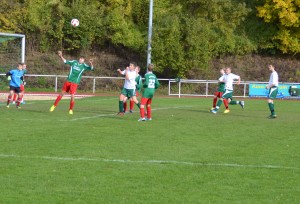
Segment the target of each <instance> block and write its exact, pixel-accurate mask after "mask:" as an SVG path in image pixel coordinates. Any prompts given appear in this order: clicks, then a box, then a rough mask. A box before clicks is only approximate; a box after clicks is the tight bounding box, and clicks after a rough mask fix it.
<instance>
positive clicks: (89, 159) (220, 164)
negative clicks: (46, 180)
mask: <svg viewBox="0 0 300 204" xmlns="http://www.w3.org/2000/svg"><path fill="white" fill-rule="evenodd" d="M0 157H1V158H18V159H45V160H53V161H55V160H57V161H58V160H60V161H85V162H88V161H90V162H106V163H125V164H149V165H151V164H173V165H185V166H208V167H210V166H213V167H237V168H253V169H294V170H298V169H299V168H297V167H286V166H278V165H244V164H227V163H201V162H188V161H166V160H145V161H142V160H138V161H134V160H123V159H96V158H86V157H78V158H73V157H52V156H26V155H24V156H20V155H15V154H0Z"/></svg>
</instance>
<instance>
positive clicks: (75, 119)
mask: <svg viewBox="0 0 300 204" xmlns="http://www.w3.org/2000/svg"><path fill="white" fill-rule="evenodd" d="M191 107H193V106H176V107H165V108H154V109H152V111H157V110H168V109H178V108H191ZM114 115H117V114H116V113H110V114H99V115H95V116H90V117H82V118H74V119H71V120H59V121H64V122H66V121H68V122H69V121H77V120H89V119H94V118H101V117H107V116H114Z"/></svg>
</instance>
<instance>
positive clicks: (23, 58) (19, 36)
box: [0, 32, 26, 63]
mask: <svg viewBox="0 0 300 204" xmlns="http://www.w3.org/2000/svg"><path fill="white" fill-rule="evenodd" d="M0 36H8V37H17V38H21V39H22V41H21V62H22V63H24V62H25V37H26V36H25V35H24V34H13V33H1V32H0Z"/></svg>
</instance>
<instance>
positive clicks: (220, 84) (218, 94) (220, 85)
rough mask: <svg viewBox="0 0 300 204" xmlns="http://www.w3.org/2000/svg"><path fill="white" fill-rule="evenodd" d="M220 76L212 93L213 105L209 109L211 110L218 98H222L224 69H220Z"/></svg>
mask: <svg viewBox="0 0 300 204" xmlns="http://www.w3.org/2000/svg"><path fill="white" fill-rule="evenodd" d="M220 74H221V77H220V78H219V79H218V90H217V91H216V92H215V94H214V99H213V107H212V108H211V109H210V110H211V111H212V110H214V109H215V108H216V105H217V101H218V98H222V95H223V93H224V92H225V83H224V74H225V69H223V68H222V69H220Z"/></svg>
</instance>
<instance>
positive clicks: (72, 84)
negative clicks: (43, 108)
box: [50, 51, 94, 115]
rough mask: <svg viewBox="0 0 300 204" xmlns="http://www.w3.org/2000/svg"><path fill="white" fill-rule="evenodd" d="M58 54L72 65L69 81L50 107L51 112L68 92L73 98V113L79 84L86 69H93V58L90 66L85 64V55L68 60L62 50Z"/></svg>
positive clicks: (71, 109)
mask: <svg viewBox="0 0 300 204" xmlns="http://www.w3.org/2000/svg"><path fill="white" fill-rule="evenodd" d="M58 56H59V57H60V58H61V60H62V61H63V62H64V63H65V64H68V65H70V66H71V69H70V73H69V75H68V78H67V81H66V82H65V83H64V86H63V87H62V91H61V94H59V95H58V96H57V98H56V100H55V102H54V104H53V105H52V106H51V108H50V112H53V111H54V109H55V108H56V106H57V105H58V103H59V101H60V100H61V99H62V97H63V96H64V95H65V94H66V93H70V94H71V100H70V108H69V114H71V115H72V114H73V108H74V104H75V93H76V90H77V87H78V84H79V83H80V81H81V77H82V74H83V72H84V71H86V70H93V69H94V66H93V60H92V59H90V60H89V62H90V66H89V65H87V64H85V63H84V61H85V59H84V58H83V57H80V58H79V60H78V61H77V60H71V61H69V60H66V59H65V58H64V57H63V55H62V52H61V51H58Z"/></svg>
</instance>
